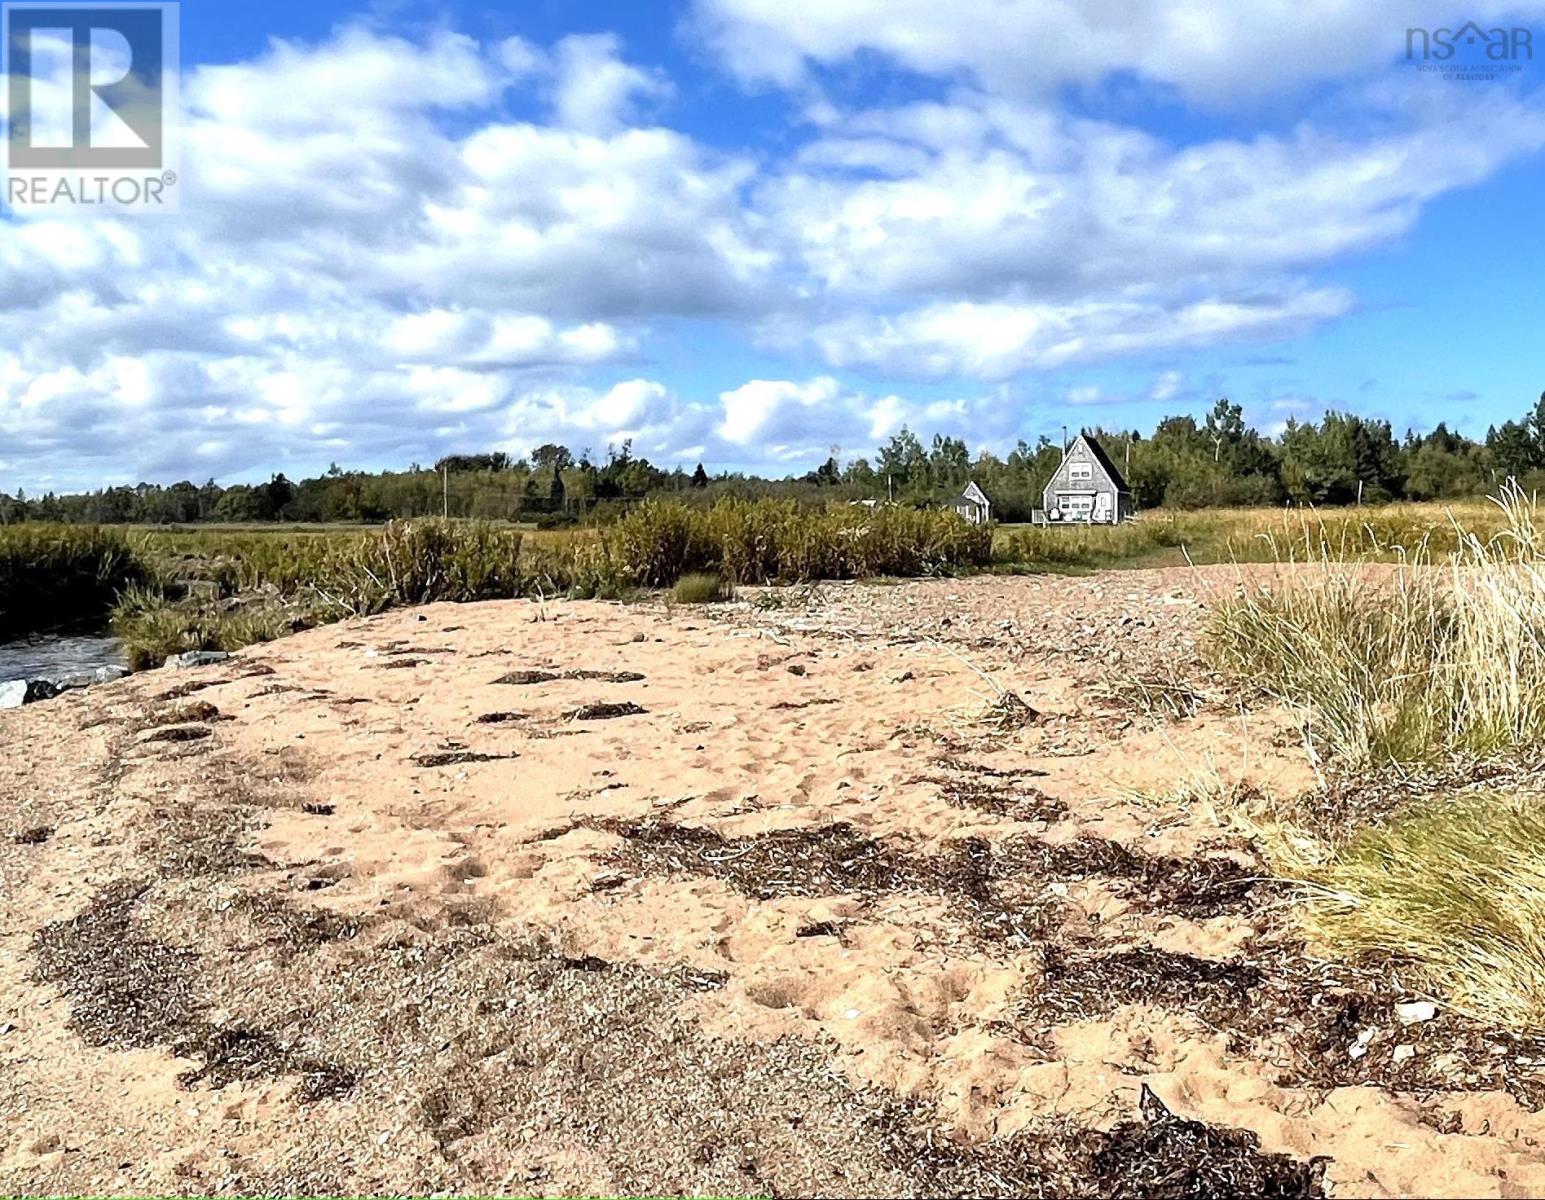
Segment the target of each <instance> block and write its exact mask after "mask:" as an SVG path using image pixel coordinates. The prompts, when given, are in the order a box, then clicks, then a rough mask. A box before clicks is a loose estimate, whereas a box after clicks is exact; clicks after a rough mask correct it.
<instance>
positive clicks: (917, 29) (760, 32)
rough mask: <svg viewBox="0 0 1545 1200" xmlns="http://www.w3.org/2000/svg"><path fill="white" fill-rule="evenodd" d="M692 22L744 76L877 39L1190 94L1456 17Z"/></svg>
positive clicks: (720, 5) (872, 16) (720, 6)
mask: <svg viewBox="0 0 1545 1200" xmlns="http://www.w3.org/2000/svg"><path fill="white" fill-rule="evenodd" d="M1542 11H1545V7H1542V5H1541V4H1540V3H1539V2H1538V0H1512V2H1509V0H1475V2H1474V3H1472V4H1470V5H1469V6H1468V7H1467V8H1466V10H1465V12H1464V14H1463V16H1462V17H1460V21H1462V20H1465V19H1473V20H1477V21H1480V22H1482V23H1483V24H1488V23H1496V22H1497V21H1499V20H1504V19H1505V18H1514V19H1526V18H1528V17H1530V16H1539V15H1540V14H1541V13H1542ZM695 14H696V24H697V26H698V28H699V30H700V32H701V33H702V35H703V37H704V38H705V39H706V41H707V42H708V44H709V45H710V46H712V47H713V48H714V49H715V50H716V51H717V52H718V53H719V54H720V55H721V56H722V58H723V59H724V61H725V62H726V63H727V65H728V66H729V67H730V68H731V69H732V70H734V71H735V72H737V73H738V74H739V75H741V76H742V77H743V78H745V79H747V80H750V81H753V82H759V83H773V84H777V85H780V86H784V87H794V86H797V85H800V84H802V83H804V82H805V81H806V79H807V74H808V71H809V68H810V67H811V66H816V65H818V66H826V67H831V66H841V65H843V64H846V63H849V62H851V61H852V60H853V59H854V58H855V56H856V55H858V54H859V53H860V52H862V51H866V50H867V51H874V52H877V53H878V54H880V55H882V56H884V57H885V58H886V59H888V60H890V61H891V62H892V63H894V64H896V65H897V66H899V67H902V68H905V69H908V70H911V71H915V72H918V73H921V74H925V75H935V76H941V77H946V78H953V77H956V76H958V75H962V74H964V75H967V76H969V77H970V78H972V79H973V80H974V81H975V82H976V83H977V84H978V85H979V86H982V87H984V88H987V89H989V90H992V91H995V92H1000V93H1003V94H1006V95H1011V96H1049V95H1054V94H1055V93H1056V91H1057V89H1059V88H1061V87H1063V86H1065V85H1068V84H1075V85H1093V84H1098V83H1100V82H1101V81H1102V80H1104V79H1106V78H1107V77H1109V76H1110V75H1112V74H1114V73H1118V72H1125V73H1130V74H1132V75H1135V76H1137V77H1138V78H1140V79H1143V80H1148V81H1151V82H1154V83H1158V84H1163V85H1169V86H1173V87H1175V88H1178V89H1179V90H1180V91H1181V93H1182V94H1184V95H1186V96H1187V97H1189V98H1191V99H1193V100H1199V101H1203V102H1206V103H1212V104H1223V103H1237V102H1238V101H1239V100H1241V99H1242V98H1251V97H1258V96H1263V95H1271V94H1273V93H1280V92H1283V91H1287V90H1290V89H1293V88H1299V87H1303V86H1305V85H1307V84H1311V83H1314V82H1317V81H1324V80H1336V79H1343V78H1346V77H1348V76H1355V75H1356V74H1358V73H1362V72H1368V71H1372V70H1376V69H1378V68H1380V67H1382V66H1384V65H1385V64H1387V63H1389V62H1391V61H1392V60H1393V59H1395V58H1396V57H1397V56H1399V55H1402V54H1404V52H1405V31H1406V29H1407V28H1408V27H1411V26H1442V25H1454V24H1457V23H1459V22H1457V21H1455V19H1454V18H1455V12H1454V9H1453V8H1452V6H1451V5H1449V4H1447V3H1444V2H1443V0H1389V2H1386V3H1380V4H1367V3H1348V2H1346V0H1315V2H1314V3H1309V4H1305V3H1302V2H1296V0H1254V2H1253V3H1249V4H1238V3H1226V2H1214V3H1188V4H1177V3H1174V2H1173V0H1123V2H1122V3H1118V4H1112V3H1082V4H1069V3H1067V2H1066V0H956V2H955V3H952V4H938V3H936V2H935V0H824V2H823V3H821V4H820V5H818V6H810V5H804V6H800V7H799V8H798V9H795V8H792V7H790V6H789V5H788V4H787V3H784V2H783V0H697V3H696V6H695Z"/></svg>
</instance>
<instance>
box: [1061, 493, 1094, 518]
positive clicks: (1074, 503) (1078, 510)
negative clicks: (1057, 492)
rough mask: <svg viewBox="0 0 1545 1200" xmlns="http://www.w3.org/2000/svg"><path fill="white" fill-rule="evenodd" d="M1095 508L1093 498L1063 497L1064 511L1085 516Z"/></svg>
mask: <svg viewBox="0 0 1545 1200" xmlns="http://www.w3.org/2000/svg"><path fill="white" fill-rule="evenodd" d="M1093 508H1094V497H1093V496H1064V497H1062V511H1063V512H1065V513H1073V514H1076V515H1078V516H1084V515H1086V514H1087V513H1089V512H1090V511H1092V510H1093Z"/></svg>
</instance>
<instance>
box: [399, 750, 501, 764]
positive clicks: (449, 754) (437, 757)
mask: <svg viewBox="0 0 1545 1200" xmlns="http://www.w3.org/2000/svg"><path fill="white" fill-rule="evenodd" d="M518 757H519V755H517V754H515V753H514V752H510V753H507V754H489V753H487V752H485V751H482V750H432V751H426V752H425V753H423V754H415V755H413V756H412V757H411V758H410V759H408V761H409V762H411V763H412V764H413V765H414V766H415V767H454V766H460V765H461V764H463V763H486V762H498V761H500V760H501V759H506V758H518Z"/></svg>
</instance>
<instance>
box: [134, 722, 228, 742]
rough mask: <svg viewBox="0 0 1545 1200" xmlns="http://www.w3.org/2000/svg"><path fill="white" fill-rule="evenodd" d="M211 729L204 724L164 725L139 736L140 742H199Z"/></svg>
mask: <svg viewBox="0 0 1545 1200" xmlns="http://www.w3.org/2000/svg"><path fill="white" fill-rule="evenodd" d="M210 733H211V730H210V729H209V728H208V727H207V726H204V725H165V726H162V727H161V728H159V729H154V730H152V731H151V732H149V733H147V734H146V735H145V736H144V737H142V738H140V741H141V742H142V743H148V742H200V741H203V740H204V739H205V738H207V737H208V736H209V735H210Z"/></svg>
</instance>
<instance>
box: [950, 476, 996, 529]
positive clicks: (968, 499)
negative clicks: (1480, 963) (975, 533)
mask: <svg viewBox="0 0 1545 1200" xmlns="http://www.w3.org/2000/svg"><path fill="white" fill-rule="evenodd" d="M948 507H950V508H953V509H954V510H955V511H956V512H958V513H959V514H960V515H961V516H963V517H964V518H965V519H966V520H968V521H970V522H971V524H973V525H985V524H987V522H988V521H990V520H992V501H991V500H989V499H988V498H987V493H986V492H984V491H982V489H981V488H979V487H977V486H976V481H975V480H972V481H971V482H970V483H968V484H966V490H965V491H963V492H961V493H960V495H958V496H956V497H955V498H954V499H953V500H951V501H950V502H949V505H948Z"/></svg>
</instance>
